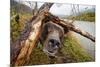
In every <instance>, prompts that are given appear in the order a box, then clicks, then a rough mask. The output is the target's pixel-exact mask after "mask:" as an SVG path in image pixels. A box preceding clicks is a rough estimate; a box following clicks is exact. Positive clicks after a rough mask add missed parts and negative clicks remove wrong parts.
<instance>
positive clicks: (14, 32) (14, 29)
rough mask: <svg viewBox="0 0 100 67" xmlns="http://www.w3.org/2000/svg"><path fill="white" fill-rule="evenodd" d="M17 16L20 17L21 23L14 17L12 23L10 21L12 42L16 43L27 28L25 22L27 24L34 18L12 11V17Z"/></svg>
mask: <svg viewBox="0 0 100 67" xmlns="http://www.w3.org/2000/svg"><path fill="white" fill-rule="evenodd" d="M15 15H19V22H16V20H15V18H16V17H14V18H13V19H12V20H11V21H10V27H11V40H12V41H16V39H17V38H18V37H19V35H20V32H21V31H22V30H23V28H24V26H25V22H27V21H28V20H30V18H31V17H32V15H31V14H29V13H23V14H22V13H16V12H15V11H11V17H12V16H15Z"/></svg>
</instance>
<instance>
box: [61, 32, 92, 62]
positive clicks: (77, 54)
mask: <svg viewBox="0 0 100 67" xmlns="http://www.w3.org/2000/svg"><path fill="white" fill-rule="evenodd" d="M62 52H63V53H64V54H66V56H69V57H70V58H71V59H72V60H73V61H72V62H86V61H93V59H92V58H91V57H90V56H89V55H88V54H87V53H86V52H85V51H84V50H83V48H82V47H81V46H80V43H79V42H78V40H77V39H76V38H75V36H73V35H72V33H70V34H68V35H67V37H65V38H64V47H63V48H62Z"/></svg>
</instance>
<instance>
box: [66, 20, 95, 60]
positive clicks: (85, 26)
mask: <svg viewBox="0 0 100 67" xmlns="http://www.w3.org/2000/svg"><path fill="white" fill-rule="evenodd" d="M64 20H65V21H67V20H66V19H64ZM73 24H74V25H75V26H77V27H79V28H80V29H82V30H84V31H86V32H88V33H90V34H91V35H93V36H94V37H95V23H94V22H88V21H75V22H74V23H73ZM73 34H74V35H75V36H76V38H77V39H78V40H79V42H80V45H81V46H82V47H83V49H84V50H85V51H86V52H87V53H88V54H89V55H90V56H91V57H92V58H93V59H95V43H94V42H92V41H91V40H89V39H87V38H86V37H83V36H81V35H80V34H78V33H75V32H73Z"/></svg>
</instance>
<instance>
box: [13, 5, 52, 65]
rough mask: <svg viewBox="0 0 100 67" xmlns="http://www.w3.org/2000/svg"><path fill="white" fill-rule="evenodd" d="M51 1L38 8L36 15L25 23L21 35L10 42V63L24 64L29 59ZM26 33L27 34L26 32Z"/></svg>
mask: <svg viewBox="0 0 100 67" xmlns="http://www.w3.org/2000/svg"><path fill="white" fill-rule="evenodd" d="M52 5H53V4H52V3H44V4H43V6H41V7H40V9H39V10H38V13H37V16H35V17H34V16H33V18H32V19H31V20H30V21H31V22H30V21H29V22H28V23H27V25H26V28H25V29H24V30H23V31H22V35H21V36H20V38H19V40H17V41H16V42H15V43H11V64H12V65H24V63H26V62H27V61H28V60H29V57H30V54H31V52H32V49H33V48H34V46H35V44H36V42H37V41H38V38H39V34H40V33H41V32H40V31H41V29H42V28H41V27H42V20H43V19H44V17H45V16H44V14H45V12H48V11H49V9H50V7H51V6H52ZM26 33H27V34H26ZM22 37H24V38H22Z"/></svg>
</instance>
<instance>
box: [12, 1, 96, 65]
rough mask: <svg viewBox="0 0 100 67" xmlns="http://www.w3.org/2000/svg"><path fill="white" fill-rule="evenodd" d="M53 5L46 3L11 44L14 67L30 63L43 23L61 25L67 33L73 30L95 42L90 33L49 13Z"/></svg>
mask: <svg viewBox="0 0 100 67" xmlns="http://www.w3.org/2000/svg"><path fill="white" fill-rule="evenodd" d="M52 5H53V3H44V4H43V5H42V6H41V7H40V9H39V10H38V11H37V14H36V15H35V16H33V17H32V19H31V20H30V21H29V22H28V23H26V27H25V29H24V30H23V31H22V33H21V36H20V37H19V38H18V40H17V41H16V42H15V43H12V42H11V64H12V65H24V64H25V63H26V62H28V60H29V59H30V54H31V52H32V49H33V48H34V46H35V45H36V43H37V42H38V39H39V35H40V34H41V30H42V25H43V22H47V21H52V22H54V23H56V24H59V25H61V26H62V27H63V28H64V30H65V32H66V31H68V30H71V31H74V32H76V33H79V34H80V35H82V36H84V37H86V38H88V39H90V40H92V41H94V42H95V38H94V37H93V36H92V35H90V34H89V33H87V32H85V31H83V30H80V29H79V28H77V27H75V26H74V25H73V24H72V23H68V22H66V21H64V20H61V19H59V18H58V17H56V16H54V15H52V14H51V13H49V12H48V11H49V9H50V7H51V6H52Z"/></svg>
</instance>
